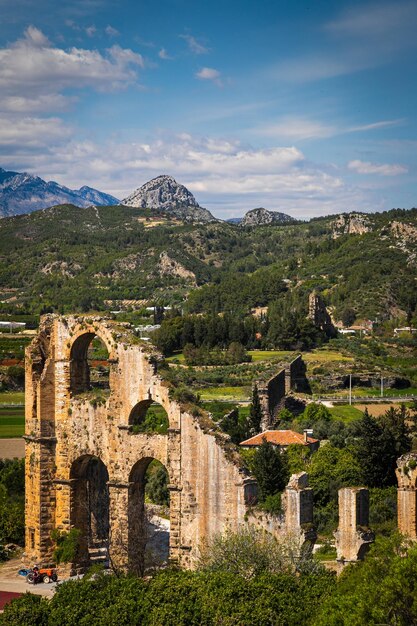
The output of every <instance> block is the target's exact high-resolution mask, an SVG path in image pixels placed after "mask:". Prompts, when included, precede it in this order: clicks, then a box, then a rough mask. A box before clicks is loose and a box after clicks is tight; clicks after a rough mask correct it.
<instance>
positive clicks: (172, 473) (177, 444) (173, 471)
mask: <svg viewBox="0 0 417 626" xmlns="http://www.w3.org/2000/svg"><path fill="white" fill-rule="evenodd" d="M179 417H180V419H179V422H180V423H181V416H179ZM167 466H168V468H169V479H170V481H171V482H170V484H169V485H168V489H169V518H170V531H169V561H170V563H172V564H175V565H180V563H181V560H182V549H181V545H182V543H181V491H182V487H181V428H169V429H168V459H167ZM188 552H189V548H188V546H187V548H186V550H185V553H186V557H187V558H188Z"/></svg>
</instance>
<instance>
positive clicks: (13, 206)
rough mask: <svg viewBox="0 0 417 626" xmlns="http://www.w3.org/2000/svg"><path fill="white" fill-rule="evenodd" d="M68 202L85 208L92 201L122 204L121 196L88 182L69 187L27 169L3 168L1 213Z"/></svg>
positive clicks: (7, 213)
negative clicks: (34, 174) (103, 190)
mask: <svg viewBox="0 0 417 626" xmlns="http://www.w3.org/2000/svg"><path fill="white" fill-rule="evenodd" d="M65 203H71V204H74V205H75V206H78V207H81V208H86V207H89V206H92V205H93V204H94V205H110V204H119V200H118V198H115V197H114V196H112V195H110V194H107V193H103V192H102V191H99V190H98V189H94V188H92V187H88V186H87V185H84V186H82V187H80V188H79V189H70V188H69V187H65V186H64V185H60V184H59V183H57V182H55V181H45V180H43V178H40V176H33V175H32V174H28V173H27V172H14V171H8V170H5V169H3V168H0V217H12V216H13V215H22V214H27V213H31V212H32V211H37V210H39V209H46V208H49V207H51V206H54V205H58V204H65Z"/></svg>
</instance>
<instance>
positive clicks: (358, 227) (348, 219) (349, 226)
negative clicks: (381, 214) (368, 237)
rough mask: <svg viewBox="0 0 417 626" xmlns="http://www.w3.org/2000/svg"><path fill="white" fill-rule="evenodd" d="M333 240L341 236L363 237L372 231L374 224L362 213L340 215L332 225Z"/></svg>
mask: <svg viewBox="0 0 417 626" xmlns="http://www.w3.org/2000/svg"><path fill="white" fill-rule="evenodd" d="M332 227H333V238H334V239H336V238H337V237H340V235H363V234H364V233H368V232H369V231H371V230H372V222H371V220H370V219H369V217H368V216H367V215H363V214H362V213H345V214H343V215H338V216H337V218H336V219H335V220H334V222H333V223H332Z"/></svg>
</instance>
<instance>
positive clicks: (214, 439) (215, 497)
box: [25, 314, 417, 573]
mask: <svg viewBox="0 0 417 626" xmlns="http://www.w3.org/2000/svg"><path fill="white" fill-rule="evenodd" d="M95 337H98V338H99V339H100V340H101V341H102V342H103V344H104V345H105V347H106V349H107V353H108V365H109V393H108V395H107V396H106V397H105V398H104V399H103V398H101V399H100V398H99V399H97V397H95V396H91V395H89V393H88V389H89V386H90V385H89V383H90V380H89V376H90V371H89V364H88V348H89V346H90V344H91V342H92V340H93V339H94V338H95ZM159 358H160V355H158V354H157V353H156V352H155V350H154V349H153V348H152V346H150V345H148V344H146V342H143V341H140V340H139V339H138V338H137V337H136V336H135V335H134V333H133V332H132V331H131V330H130V327H129V326H128V325H123V324H120V323H118V322H116V321H112V320H106V319H103V318H101V317H98V316H90V317H89V316H59V315H55V314H51V315H46V316H43V318H42V319H41V325H40V328H39V332H38V334H37V335H36V336H35V338H34V340H33V341H32V343H31V344H30V346H29V347H28V348H27V350H26V434H25V440H26V548H25V554H26V559H27V561H28V562H30V563H33V562H37V561H42V560H43V561H45V560H50V559H51V558H52V554H53V550H54V542H53V540H52V538H51V531H53V530H54V529H58V530H60V531H62V532H68V531H70V530H71V529H72V528H77V529H79V531H80V532H81V535H80V549H79V553H78V557H77V562H75V563H73V564H72V565H73V567H74V568H75V569H77V568H79V569H83V568H85V567H86V566H88V565H89V564H90V563H91V559H92V554H93V553H94V550H95V549H97V548H98V547H100V546H101V547H102V546H105V549H106V551H107V553H108V556H109V557H110V558H111V561H112V563H113V564H114V565H115V566H116V567H120V568H123V569H128V570H130V571H136V572H139V573H142V572H143V564H144V550H145V543H146V528H145V526H146V516H145V504H144V502H145V487H144V485H145V473H146V471H147V468H148V466H149V465H150V463H151V461H152V460H154V459H156V460H158V461H160V462H161V463H162V464H163V465H164V466H165V468H166V470H167V473H168V479H169V480H168V483H169V484H168V489H169V494H170V533H169V558H170V561H171V562H172V563H177V564H178V565H180V566H182V567H192V565H193V562H194V560H195V558H196V554H197V551H198V549H199V547H200V546H201V544H202V542H203V541H207V540H210V539H212V538H213V537H214V536H215V535H216V534H218V533H224V532H225V530H226V529H228V528H229V529H232V530H236V529H237V528H238V527H239V526H240V525H242V524H245V523H247V520H248V516H249V518H250V519H251V521H252V522H253V523H255V524H256V525H257V526H258V527H259V526H261V527H263V528H265V529H266V530H268V531H270V532H272V533H273V534H276V535H279V534H280V533H281V534H282V533H283V532H287V531H292V532H294V531H295V532H296V533H298V536H299V538H300V539H301V540H304V539H305V538H306V534H308V532H309V531H306V528H309V529H310V530H311V526H312V523H311V522H312V491H311V489H309V488H308V482H307V480H306V474H303V475H297V476H294V477H292V479H291V481H290V483H289V485H288V487H287V489H286V492H285V497H284V508H285V516H284V521H283V522H282V521H281V522H280V524H277V523H276V522H275V521H273V520H271V519H267V517H265V516H263V518H257V517H256V513H254V512H253V510H252V505H253V504H254V503H255V502H256V491H257V486H256V482H255V480H254V479H253V478H252V477H251V476H250V475H249V474H248V473H247V471H246V470H245V468H244V467H243V465H242V463H241V460H240V457H239V455H238V454H237V452H236V450H235V448H234V446H233V445H232V444H231V443H230V441H229V437H228V436H227V435H225V434H224V433H222V432H221V431H220V430H219V429H218V427H217V426H216V425H215V423H214V422H213V421H212V420H211V418H210V416H209V415H208V414H207V413H205V412H204V411H201V409H198V408H197V407H195V406H194V405H192V404H187V403H184V401H183V400H182V399H181V398H179V399H177V400H175V399H174V398H173V396H174V395H175V394H173V391H174V389H173V386H172V385H171V384H170V383H168V382H167V381H164V380H163V378H162V377H161V375H160V373H159V372H158V366H157V364H158V359H159ZM152 403H158V404H159V405H161V406H162V407H163V408H164V409H165V411H166V414H167V416H168V420H169V425H168V428H167V432H166V434H156V433H146V432H137V430H135V428H134V425H135V424H138V423H140V422H141V420H143V418H144V416H145V414H146V412H147V410H148V408H149V407H150V405H151V404H152ZM408 457H410V458H408ZM415 459H417V455H414V454H412V455H408V456H407V458H405V457H403V458H402V459H400V460H399V464H398V465H399V471H398V477H399V529H400V531H402V532H404V533H405V534H407V535H409V536H411V537H412V538H413V539H417V524H416V520H417V506H416V502H417V500H416V485H417V462H416V460H415ZM404 468H405V469H404ZM355 497H356V496H355ZM355 506H356V505H355ZM352 510H353V509H352ZM355 510H356V509H355ZM354 517H355V519H356V517H357V515H356V513H355V515H354ZM349 519H350V518H349ZM358 519H359V518H358ZM358 523H359V522H358ZM348 525H349V528H350V526H352V524H351V522H349V524H348ZM355 528H356V526H355V524H353V526H352V531H353V532H356V531H355Z"/></svg>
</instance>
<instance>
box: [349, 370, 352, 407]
mask: <svg viewBox="0 0 417 626" xmlns="http://www.w3.org/2000/svg"><path fill="white" fill-rule="evenodd" d="M349 404H352V374H349Z"/></svg>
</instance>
